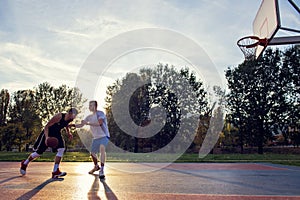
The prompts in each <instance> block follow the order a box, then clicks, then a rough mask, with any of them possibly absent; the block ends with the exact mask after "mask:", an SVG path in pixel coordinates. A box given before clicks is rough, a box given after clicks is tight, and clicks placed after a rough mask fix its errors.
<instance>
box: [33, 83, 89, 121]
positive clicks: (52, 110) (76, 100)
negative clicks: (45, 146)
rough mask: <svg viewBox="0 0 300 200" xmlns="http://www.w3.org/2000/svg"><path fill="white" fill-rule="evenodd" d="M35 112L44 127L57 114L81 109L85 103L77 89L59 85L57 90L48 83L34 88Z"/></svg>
mask: <svg viewBox="0 0 300 200" xmlns="http://www.w3.org/2000/svg"><path fill="white" fill-rule="evenodd" d="M35 98H36V111H37V114H38V115H39V117H40V118H41V119H42V122H43V124H44V125H45V124H46V123H47V122H48V121H49V119H50V118H51V117H52V116H54V115H55V114H56V113H58V112H62V111H65V110H67V109H68V108H71V107H76V108H78V109H79V110H80V109H81V107H82V105H83V103H84V102H85V101H86V100H85V99H84V98H83V96H82V93H81V92H80V91H79V90H78V89H77V88H70V87H68V86H66V85H61V86H59V87H58V88H55V87H53V86H51V85H50V84H49V83H47V82H44V83H41V84H39V85H38V86H37V88H35Z"/></svg>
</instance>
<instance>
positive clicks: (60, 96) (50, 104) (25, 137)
mask: <svg viewBox="0 0 300 200" xmlns="http://www.w3.org/2000/svg"><path fill="white" fill-rule="evenodd" d="M0 95H1V96H0V97H1V102H0V106H1V107H0V108H1V123H3V125H2V127H1V126H0V128H1V129H0V137H1V141H2V143H1V147H0V150H1V149H2V148H3V147H4V146H3V144H5V145H6V147H5V149H7V150H11V148H12V145H17V146H18V149H19V150H23V149H24V147H26V149H27V148H28V146H29V145H30V144H33V142H34V140H35V138H36V137H37V135H38V134H39V133H40V132H41V130H42V126H43V125H45V124H46V123H47V122H48V120H49V119H50V118H51V117H52V116H53V115H55V114H56V113H58V112H63V111H66V110H67V109H68V108H70V107H76V108H78V109H79V110H80V109H81V107H82V105H83V103H84V101H85V100H84V99H83V97H82V94H81V93H80V91H79V90H78V89H77V88H69V87H67V86H66V85H61V86H59V87H58V88H55V87H53V86H51V85H50V84H49V83H46V82H45V83H41V84H40V85H38V87H37V88H35V89H34V90H19V91H16V92H14V93H13V95H12V96H11V100H10V101H9V94H8V92H7V90H2V91H1V93H0ZM2 113H3V114H2ZM6 116H7V118H6ZM74 135H77V134H76V130H75V131H74ZM9 137H11V138H9ZM76 141H77V142H78V140H76V139H75V140H74V142H73V143H72V146H75V145H76V144H75V142H76ZM7 145H8V146H7ZM9 146H11V147H9Z"/></svg>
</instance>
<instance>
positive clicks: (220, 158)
mask: <svg viewBox="0 0 300 200" xmlns="http://www.w3.org/2000/svg"><path fill="white" fill-rule="evenodd" d="M28 155H29V153H28V152H0V161H16V162H19V161H21V160H23V159H25V158H27V156H28ZM148 155H149V154H130V155H129V154H126V153H123V154H111V153H108V156H107V161H108V162H168V161H170V160H173V159H172V158H173V155H158V154H156V155H155V154H151V157H149V156H148ZM54 156H55V154H54V153H51V152H45V153H44V154H43V155H42V156H41V157H40V158H39V159H37V161H39V162H51V161H53V158H54ZM63 161H64V162H91V158H90V156H89V153H87V152H66V153H65V154H64V157H63ZM175 162H210V163H213V162H221V163H222V162H223V163H224V162H268V163H274V164H283V165H293V166H300V156H299V155H297V154H272V153H266V154H262V155H260V154H209V155H207V156H206V157H204V158H199V155H198V154H183V155H182V156H180V157H179V158H178V159H177V160H176V161H175Z"/></svg>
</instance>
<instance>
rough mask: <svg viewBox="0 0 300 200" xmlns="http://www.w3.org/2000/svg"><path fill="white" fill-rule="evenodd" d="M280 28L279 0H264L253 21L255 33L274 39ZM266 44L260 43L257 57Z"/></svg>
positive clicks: (255, 34)
mask: <svg viewBox="0 0 300 200" xmlns="http://www.w3.org/2000/svg"><path fill="white" fill-rule="evenodd" d="M279 28H280V13H279V7H278V0H263V1H262V3H261V5H260V7H259V9H258V11H257V14H256V16H255V19H254V21H253V35H254V36H257V37H259V38H261V39H263V38H266V39H268V41H270V40H272V38H273V37H274V36H275V34H276V32H277V31H278V29H279ZM265 48H266V46H261V45H258V46H257V49H256V52H255V57H256V58H258V57H259V56H260V55H261V54H262V52H263V51H264V49H265Z"/></svg>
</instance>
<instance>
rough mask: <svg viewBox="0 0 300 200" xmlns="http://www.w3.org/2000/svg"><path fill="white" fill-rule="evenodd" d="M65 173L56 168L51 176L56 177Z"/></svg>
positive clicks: (65, 173)
mask: <svg viewBox="0 0 300 200" xmlns="http://www.w3.org/2000/svg"><path fill="white" fill-rule="evenodd" d="M65 175H67V172H61V171H60V170H59V169H57V170H56V171H55V172H52V178H58V177H60V176H65Z"/></svg>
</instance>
